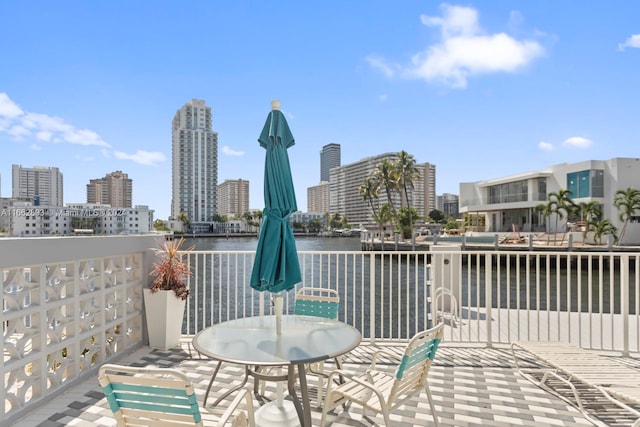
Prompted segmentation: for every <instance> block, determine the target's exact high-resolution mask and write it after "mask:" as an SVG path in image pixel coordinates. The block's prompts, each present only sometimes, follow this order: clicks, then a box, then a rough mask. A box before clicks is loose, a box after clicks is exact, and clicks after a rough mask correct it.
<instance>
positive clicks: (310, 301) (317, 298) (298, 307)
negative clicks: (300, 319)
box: [293, 287, 340, 319]
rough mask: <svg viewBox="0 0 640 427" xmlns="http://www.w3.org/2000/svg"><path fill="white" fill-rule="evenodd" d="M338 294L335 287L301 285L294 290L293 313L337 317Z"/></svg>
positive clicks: (329, 317)
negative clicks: (296, 290)
mask: <svg viewBox="0 0 640 427" xmlns="http://www.w3.org/2000/svg"><path fill="white" fill-rule="evenodd" d="M339 307H340V295H339V294H338V291H336V290H335V289H328V288H313V287H303V288H300V289H298V292H296V300H295V304H294V306H293V314H300V315H305V316H316V317H324V318H327V319H337V318H338V309H339Z"/></svg>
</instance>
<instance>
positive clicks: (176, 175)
mask: <svg viewBox="0 0 640 427" xmlns="http://www.w3.org/2000/svg"><path fill="white" fill-rule="evenodd" d="M212 120H213V119H212V114H211V107H209V106H207V104H206V102H205V101H203V100H198V99H193V100H191V101H189V102H187V103H186V104H185V105H184V106H182V107H181V108H180V109H179V110H178V111H177V112H176V114H175V115H174V117H173V121H172V125H171V129H172V134H171V141H172V151H171V161H172V195H171V216H172V217H173V218H176V217H177V216H178V214H180V213H182V212H184V213H185V214H186V216H187V218H188V219H189V222H190V223H191V227H192V230H193V231H194V232H199V231H208V230H209V228H210V227H211V225H212V224H213V219H214V217H215V215H216V214H217V213H218V208H217V202H218V197H217V191H218V133H217V132H213V130H212Z"/></svg>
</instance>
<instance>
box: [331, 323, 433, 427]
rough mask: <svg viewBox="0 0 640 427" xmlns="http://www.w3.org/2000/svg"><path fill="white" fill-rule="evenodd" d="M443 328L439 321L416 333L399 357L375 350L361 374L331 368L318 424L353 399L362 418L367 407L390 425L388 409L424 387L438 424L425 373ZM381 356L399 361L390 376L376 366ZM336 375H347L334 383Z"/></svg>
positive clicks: (427, 371)
mask: <svg viewBox="0 0 640 427" xmlns="http://www.w3.org/2000/svg"><path fill="white" fill-rule="evenodd" d="M443 330H444V324H443V323H440V324H438V325H437V326H435V327H433V328H431V329H429V330H427V331H423V332H419V333H417V334H416V335H414V337H413V338H411V340H410V341H409V344H407V346H406V348H405V351H404V353H403V355H402V357H399V356H398V355H397V354H395V353H391V352H389V351H387V350H384V349H383V350H379V351H377V352H375V353H374V354H373V358H372V361H371V365H370V366H369V369H367V371H366V372H365V373H364V374H360V375H351V374H349V373H348V372H345V371H339V370H338V371H333V372H332V373H331V375H330V376H329V381H328V382H327V392H326V399H325V403H324V408H323V410H322V419H321V422H320V425H321V426H324V425H325V420H326V418H327V413H328V412H329V411H331V410H333V409H335V408H336V407H338V406H340V405H343V406H344V408H345V410H346V409H347V405H346V404H347V402H355V403H357V404H358V405H360V406H362V415H363V417H365V418H366V417H367V410H371V411H373V412H375V413H381V414H382V416H383V417H384V423H385V425H386V426H388V427H389V426H391V425H392V424H391V419H390V414H391V412H392V411H393V410H394V409H396V408H397V407H398V406H400V405H402V404H403V403H405V402H406V401H407V400H409V399H410V398H412V397H414V396H415V395H418V394H420V393H421V392H422V390H423V389H424V390H425V391H426V392H427V400H428V401H429V406H430V408H431V415H432V416H433V421H434V424H435V425H436V426H438V425H439V424H438V416H437V415H436V411H435V407H434V406H433V399H432V397H431V391H430V390H429V384H428V381H427V375H428V374H429V369H430V368H431V364H432V362H433V359H434V357H435V355H436V350H437V349H438V345H439V344H440V342H441V341H442V336H443ZM383 355H384V356H385V357H389V358H391V359H392V360H396V361H397V362H398V366H397V368H396V370H395V373H394V374H393V375H390V374H388V373H386V372H381V371H379V370H377V369H376V362H377V360H378V358H379V357H381V356H383ZM338 375H342V376H343V377H345V378H346V381H345V382H344V383H343V384H338V385H337V384H336V383H335V382H334V381H333V380H334V379H335V377H337V376H338Z"/></svg>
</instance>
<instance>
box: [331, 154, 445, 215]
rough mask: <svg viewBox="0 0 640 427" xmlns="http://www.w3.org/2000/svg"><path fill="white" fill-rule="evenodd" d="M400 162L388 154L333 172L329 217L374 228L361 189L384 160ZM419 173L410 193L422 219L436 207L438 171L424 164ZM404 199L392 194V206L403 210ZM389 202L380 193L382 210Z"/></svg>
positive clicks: (418, 165) (418, 167) (368, 158)
mask: <svg viewBox="0 0 640 427" xmlns="http://www.w3.org/2000/svg"><path fill="white" fill-rule="evenodd" d="M411 157H413V156H411ZM398 158H399V156H398V153H384V154H379V155H377V156H372V157H366V158H364V159H362V160H360V161H358V162H355V163H351V164H349V165H344V166H340V167H337V168H333V169H332V170H331V179H330V181H329V213H330V214H331V215H333V214H336V213H339V214H340V215H341V216H343V217H345V216H346V217H347V221H348V222H349V223H350V224H352V225H356V226H360V225H363V226H365V225H366V224H369V225H372V224H374V223H375V221H374V220H373V215H372V212H371V208H370V207H369V204H368V202H367V201H366V200H365V199H364V198H363V197H362V194H360V186H361V185H362V184H363V183H364V181H365V179H366V178H367V177H369V176H372V175H373V173H374V171H375V170H376V168H377V167H378V166H379V165H380V163H381V162H382V160H384V159H386V160H388V161H390V162H392V163H394V162H396V161H397V160H398ZM416 169H417V170H418V173H419V177H418V178H417V179H415V180H414V181H413V185H414V188H413V190H409V202H410V204H411V206H413V207H414V208H416V210H417V211H418V215H420V216H425V215H427V214H428V213H429V212H431V211H432V210H433V209H435V207H436V193H435V189H436V177H435V175H436V167H435V165H433V164H430V163H421V164H416ZM401 197H402V196H401V194H400V193H398V192H396V191H394V192H392V193H391V202H392V203H393V205H394V206H396V208H399V207H400V206H401ZM387 202H388V200H387V194H386V191H384V188H383V189H381V190H380V191H379V192H378V199H377V200H376V204H377V205H379V206H382V205H383V204H385V203H387Z"/></svg>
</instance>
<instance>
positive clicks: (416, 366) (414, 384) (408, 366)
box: [387, 323, 444, 405]
mask: <svg viewBox="0 0 640 427" xmlns="http://www.w3.org/2000/svg"><path fill="white" fill-rule="evenodd" d="M443 333H444V324H443V323H439V324H438V325H436V326H434V327H433V328H431V329H428V330H426V331H422V332H418V333H417V334H415V335H414V336H413V338H411V340H410V341H409V344H407V347H406V348H405V351H404V354H403V356H402V360H401V361H400V364H399V365H398V368H397V369H396V375H395V382H394V384H393V387H392V389H391V393H390V395H389V400H388V402H387V404H388V405H393V404H394V403H393V402H394V400H396V399H397V398H399V397H400V396H401V395H404V394H407V393H411V392H412V391H414V390H419V389H421V388H422V387H424V384H425V381H426V380H427V375H428V374H429V369H430V368H431V363H432V362H433V359H434V358H435V356H436V351H437V350H438V346H439V345H440V342H441V341H442V337H443Z"/></svg>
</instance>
